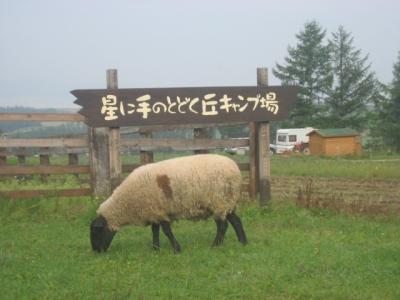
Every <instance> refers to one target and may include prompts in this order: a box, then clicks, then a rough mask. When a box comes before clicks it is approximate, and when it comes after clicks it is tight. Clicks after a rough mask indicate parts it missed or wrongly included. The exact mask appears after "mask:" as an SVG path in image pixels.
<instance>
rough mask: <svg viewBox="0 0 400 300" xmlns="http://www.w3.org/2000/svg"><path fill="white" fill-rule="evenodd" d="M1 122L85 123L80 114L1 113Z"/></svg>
mask: <svg viewBox="0 0 400 300" xmlns="http://www.w3.org/2000/svg"><path fill="white" fill-rule="evenodd" d="M0 121H6V122H9V121H39V122H84V121H85V117H83V116H82V115H80V114H74V113H71V114H41V113H20V114H10V113H0Z"/></svg>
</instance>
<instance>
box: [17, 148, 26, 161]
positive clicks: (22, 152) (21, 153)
mask: <svg viewBox="0 0 400 300" xmlns="http://www.w3.org/2000/svg"><path fill="white" fill-rule="evenodd" d="M25 154H26V153H25V148H24V147H21V148H19V149H18V153H17V159H18V164H20V165H24V164H25V163H26V156H25Z"/></svg>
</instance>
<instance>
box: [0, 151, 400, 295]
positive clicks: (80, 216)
mask: <svg viewBox="0 0 400 300" xmlns="http://www.w3.org/2000/svg"><path fill="white" fill-rule="evenodd" d="M167 157H168V156H167V155H163V156H157V157H156V160H160V159H163V158H167ZM238 158H239V159H241V160H245V159H246V157H238ZM386 159H387V158H386ZM390 159H391V158H390ZM124 160H127V162H129V163H133V162H135V161H134V159H132V158H127V157H126V158H124ZM31 163H33V164H34V163H35V161H31ZM271 167H272V175H273V176H274V175H275V176H288V175H287V173H290V174H291V175H295V176H310V177H325V178H329V177H338V178H339V177H348V178H361V179H383V180H386V179H388V180H389V179H390V180H393V179H395V180H396V179H398V180H400V171H399V170H400V168H399V167H400V162H399V161H397V160H394V161H391V162H390V163H389V162H388V161H381V159H374V160H371V159H370V158H367V159H361V160H355V159H351V158H349V159H324V158H310V157H302V156H299V157H296V156H294V157H273V158H272V165H271ZM79 185H80V183H79V180H78V179H77V178H76V177H75V176H73V175H70V176H50V177H49V178H48V182H47V183H43V182H41V181H40V177H39V176H34V178H33V179H20V180H15V179H12V178H8V179H4V178H3V179H1V180H0V190H12V189H32V188H70V187H77V186H79ZM97 205H98V203H96V201H92V200H91V199H89V198H75V199H67V198H64V199H63V198H59V199H57V198H47V199H33V200H17V201H13V200H9V199H0V290H1V294H0V298H1V299H38V298H43V299H64V298H67V297H71V298H78V299H172V298H173V299H311V298H314V299H399V298H400V289H399V288H398V286H399V282H400V230H399V226H400V219H399V217H398V216H397V215H386V216H379V217H365V216H360V215H358V216H356V215H347V214H338V213H333V212H330V211H324V210H307V209H301V208H298V207H295V206H294V204H293V203H292V202H282V201H273V202H272V205H271V206H270V207H269V208H268V209H260V208H258V207H257V205H256V204H251V203H243V204H241V206H240V207H239V212H238V214H239V215H240V216H241V217H242V221H243V223H244V227H245V230H246V232H247V235H248V239H249V244H248V245H247V246H242V245H241V244H239V243H238V242H237V241H236V237H235V236H234V233H233V230H232V228H229V229H228V233H227V236H226V240H225V242H224V244H223V245H222V246H221V247H219V248H215V249H212V248H210V245H211V242H212V240H213V238H214V235H215V225H214V222H213V221H212V220H208V221H201V222H188V221H181V222H177V223H175V224H174V227H173V228H174V233H175V235H176V237H177V239H178V240H179V242H180V243H181V245H182V248H183V252H182V253H181V254H179V255H174V254H173V252H172V249H171V247H170V245H169V243H168V241H167V239H166V238H165V237H164V236H163V235H161V247H162V249H161V251H160V252H159V253H157V252H154V251H153V250H151V233H150V228H148V227H145V228H141V227H132V226H131V227H125V228H123V229H122V230H121V231H120V232H119V233H118V234H117V235H116V237H115V238H114V241H113V243H112V245H111V247H110V249H109V251H108V252H107V253H105V254H97V253H94V252H92V250H91V247H90V242H89V223H90V220H91V219H92V218H93V217H94V214H95V209H96V207H97Z"/></svg>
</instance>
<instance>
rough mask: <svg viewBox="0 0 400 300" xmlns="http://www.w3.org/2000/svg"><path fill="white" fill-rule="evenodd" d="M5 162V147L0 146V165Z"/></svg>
mask: <svg viewBox="0 0 400 300" xmlns="http://www.w3.org/2000/svg"><path fill="white" fill-rule="evenodd" d="M5 164H7V153H6V148H0V165H5Z"/></svg>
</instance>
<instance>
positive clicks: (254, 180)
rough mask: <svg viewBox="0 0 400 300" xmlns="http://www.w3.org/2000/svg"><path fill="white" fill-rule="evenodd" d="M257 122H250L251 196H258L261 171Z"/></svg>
mask: <svg viewBox="0 0 400 300" xmlns="http://www.w3.org/2000/svg"><path fill="white" fill-rule="evenodd" d="M257 129H258V128H257V123H255V122H251V123H249V138H250V145H249V164H250V170H249V196H250V197H251V198H256V196H257V192H258V191H259V189H258V182H259V172H258V164H257V145H258V143H257V140H258V130H257Z"/></svg>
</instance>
